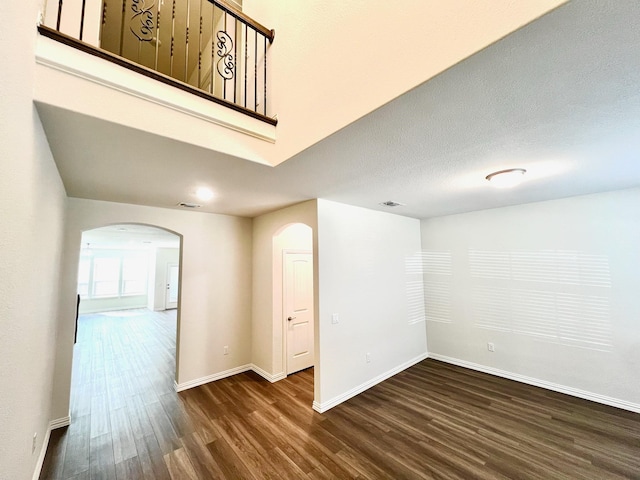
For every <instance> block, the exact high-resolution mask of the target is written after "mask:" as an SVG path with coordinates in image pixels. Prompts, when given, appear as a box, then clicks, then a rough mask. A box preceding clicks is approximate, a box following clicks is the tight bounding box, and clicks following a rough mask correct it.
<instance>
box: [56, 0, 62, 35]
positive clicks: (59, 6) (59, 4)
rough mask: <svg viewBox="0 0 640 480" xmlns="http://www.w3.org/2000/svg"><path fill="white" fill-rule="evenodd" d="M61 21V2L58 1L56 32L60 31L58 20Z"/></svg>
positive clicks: (60, 0)
mask: <svg viewBox="0 0 640 480" xmlns="http://www.w3.org/2000/svg"><path fill="white" fill-rule="evenodd" d="M61 19H62V0H58V18H57V19H56V30H58V31H60V20H61Z"/></svg>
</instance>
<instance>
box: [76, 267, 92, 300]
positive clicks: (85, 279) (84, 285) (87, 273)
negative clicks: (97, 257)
mask: <svg viewBox="0 0 640 480" xmlns="http://www.w3.org/2000/svg"><path fill="white" fill-rule="evenodd" d="M90 279H91V257H81V258H80V266H79V267H78V294H79V295H80V296H81V297H82V298H88V297H89V283H90V281H91V280H90Z"/></svg>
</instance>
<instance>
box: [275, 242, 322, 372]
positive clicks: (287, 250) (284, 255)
mask: <svg viewBox="0 0 640 480" xmlns="http://www.w3.org/2000/svg"><path fill="white" fill-rule="evenodd" d="M289 253H303V254H308V255H311V259H312V263H311V267H312V272H311V279H312V280H313V283H314V287H313V288H314V289H315V267H314V262H313V259H314V257H313V255H314V254H313V249H311V250H300V249H292V248H283V249H282V278H281V279H280V282H281V285H282V298H281V302H282V370H283V374H284V376H283V377H282V378H286V377H287V376H288V375H289V374H288V373H287V372H288V371H289V368H288V355H287V352H288V348H289V347H288V344H287V342H288V341H289V340H288V339H289V335H288V333H287V332H288V324H289V322H288V321H287V313H286V311H285V291H286V286H285V283H286V281H287V280H286V275H285V271H286V263H287V261H286V258H287V254H289ZM315 302H316V299H315V296H314V299H313V303H314V305H313V330H312V331H313V339H312V340H313V342H314V349H313V350H314V352H313V355H314V360H313V366H314V367H315V364H316V358H317V357H316V351H315V350H316V348H315V347H316V344H315V341H316V321H317V319H316V306H315Z"/></svg>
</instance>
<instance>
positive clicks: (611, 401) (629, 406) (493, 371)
mask: <svg viewBox="0 0 640 480" xmlns="http://www.w3.org/2000/svg"><path fill="white" fill-rule="evenodd" d="M429 358H432V359H434V360H440V361H441V362H445V363H450V364H452V365H457V366H459V367H464V368H469V369H471V370H476V371H478V372H483V373H488V374H490V375H495V376H497V377H502V378H506V379H509V380H515V381H516V382H521V383H526V384H527V385H533V386H535V387H540V388H545V389H547V390H552V391H554V392H559V393H564V394H567V395H571V396H573V397H578V398H583V399H585V400H591V401H592V402H596V403H602V404H604V405H609V406H611V407H616V408H621V409H623V410H629V411H630V412H636V413H640V404H637V403H632V402H628V401H626V400H620V399H618V398H613V397H608V396H606V395H600V394H598V393H592V392H587V391H585V390H579V389H577V388H572V387H566V386H564V385H560V384H557V383H552V382H547V381H545V380H539V379H537V378H533V377H527V376H525V375H520V374H518V373H511V372H507V371H506V370H500V369H497V368H493V367H487V366H485V365H480V364H478V363H472V362H467V361H466V360H459V359H457V358H453V357H447V356H446V355H439V354H437V353H430V354H429Z"/></svg>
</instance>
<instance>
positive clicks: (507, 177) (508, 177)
mask: <svg viewBox="0 0 640 480" xmlns="http://www.w3.org/2000/svg"><path fill="white" fill-rule="evenodd" d="M525 173H527V171H526V170H525V169H524V168H509V169H507V170H499V171H497V172H493V173H490V174H489V175H487V176H486V177H485V178H486V179H487V180H489V182H490V183H491V185H492V186H494V187H496V188H512V187H515V186H516V185H520V184H521V183H522V182H523V181H524V174H525Z"/></svg>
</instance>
